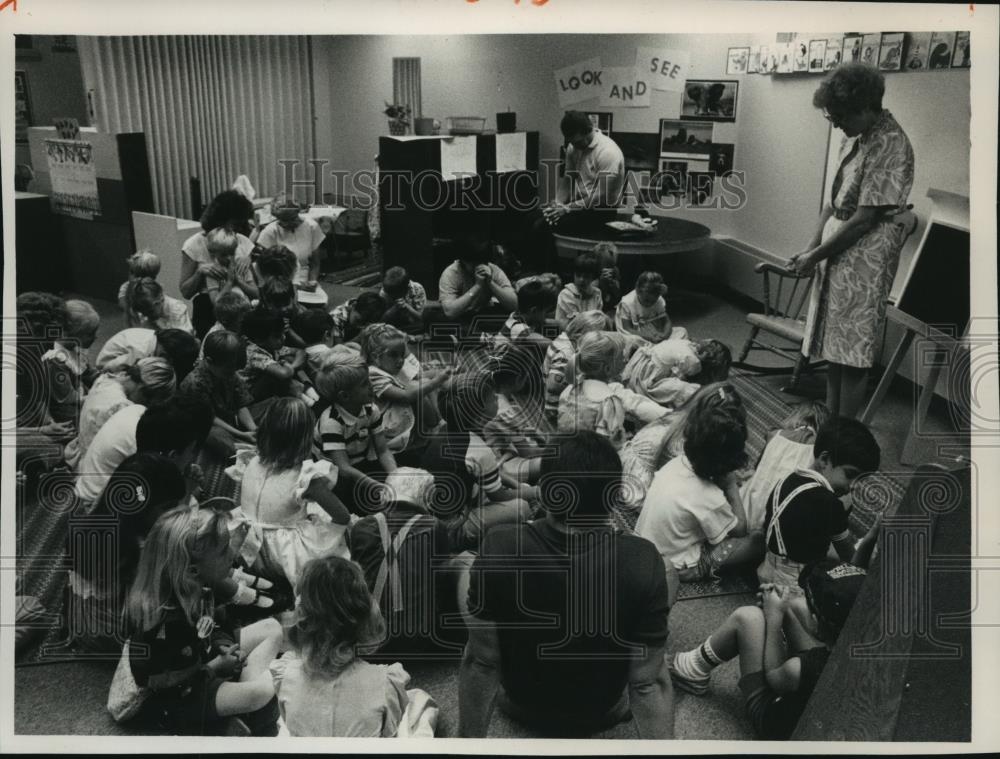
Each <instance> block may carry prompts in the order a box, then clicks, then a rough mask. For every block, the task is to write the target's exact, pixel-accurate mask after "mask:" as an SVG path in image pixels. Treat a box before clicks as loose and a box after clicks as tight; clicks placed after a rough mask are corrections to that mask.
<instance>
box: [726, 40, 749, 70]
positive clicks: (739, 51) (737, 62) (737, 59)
mask: <svg viewBox="0 0 1000 759" xmlns="http://www.w3.org/2000/svg"><path fill="white" fill-rule="evenodd" d="M749 60H750V48H748V47H731V48H729V55H728V56H727V58H726V76H734V75H737V74H745V73H747V65H748V62H749Z"/></svg>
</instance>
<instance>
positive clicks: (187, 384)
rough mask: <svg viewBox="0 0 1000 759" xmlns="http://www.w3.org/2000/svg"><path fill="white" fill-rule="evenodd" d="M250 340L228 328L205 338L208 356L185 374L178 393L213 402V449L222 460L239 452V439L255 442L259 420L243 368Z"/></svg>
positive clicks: (211, 437) (211, 439) (211, 440)
mask: <svg viewBox="0 0 1000 759" xmlns="http://www.w3.org/2000/svg"><path fill="white" fill-rule="evenodd" d="M246 363H247V350H246V344H245V343H244V341H243V338H241V337H240V336H239V335H236V334H234V333H232V332H229V331H228V330H219V331H218V332H213V333H212V334H211V335H208V336H207V337H206V338H205V356H204V358H202V360H201V361H199V362H198V363H197V364H196V365H195V367H194V369H192V370H191V373H190V374H189V375H188V376H187V377H185V378H184V381H183V382H181V383H180V386H179V388H178V394H179V395H180V396H182V397H184V398H194V399H199V398H200V399H204V400H207V401H208V402H209V403H210V404H211V406H212V414H213V421H212V432H211V434H210V436H209V440H210V446H211V449H212V450H213V451H214V452H215V453H216V455H217V456H219V457H220V458H221V459H222V460H227V459H229V458H231V457H232V456H233V454H235V453H236V443H238V442H239V443H251V444H252V443H254V442H255V441H256V431H257V424H256V423H255V422H254V420H253V416H252V414H251V413H250V404H251V403H252V401H253V397H252V396H251V395H250V390H249V389H248V388H247V385H246V382H244V381H243V378H242V377H241V376H240V370H241V369H243V368H244V367H245V366H246Z"/></svg>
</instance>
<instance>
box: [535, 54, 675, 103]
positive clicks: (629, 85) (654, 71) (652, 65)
mask: <svg viewBox="0 0 1000 759" xmlns="http://www.w3.org/2000/svg"><path fill="white" fill-rule="evenodd" d="M690 65H691V60H690V56H689V54H688V53H687V52H685V51H683V50H666V49H663V50H661V49H658V48H650V47H640V48H638V49H637V50H636V57H635V65H634V66H605V65H603V64H602V63H601V59H600V58H598V57H595V58H588V59H587V60H584V61H579V62H578V63H574V64H572V65H570V66H565V67H563V68H561V69H557V70H556V71H555V74H554V76H555V81H556V92H557V94H558V97H559V106H560V107H561V108H566V107H568V106H571V105H576V104H577V103H583V102H585V101H588V100H597V101H598V102H597V104H598V105H599V106H603V107H607V108H648V107H649V106H650V99H649V98H650V92H651V91H652V90H662V91H667V92H681V91H682V90H683V89H684V80H685V79H686V77H687V74H688V69H689V68H690Z"/></svg>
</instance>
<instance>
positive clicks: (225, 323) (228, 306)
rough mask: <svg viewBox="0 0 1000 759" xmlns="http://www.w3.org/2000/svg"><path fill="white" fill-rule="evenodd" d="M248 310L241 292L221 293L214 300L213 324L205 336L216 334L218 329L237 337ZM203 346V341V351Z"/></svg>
mask: <svg viewBox="0 0 1000 759" xmlns="http://www.w3.org/2000/svg"><path fill="white" fill-rule="evenodd" d="M250 309H251V306H250V301H249V300H248V299H247V296H246V295H244V294H243V292H242V291H240V290H230V291H229V292H227V293H223V294H222V295H220V296H219V297H218V298H216V299H215V304H214V309H213V310H214V311H215V324H213V325H212V326H211V327H210V328H209V330H208V332H206V333H205V335H206V336H208V335H210V334H212V333H213V332H218V331H219V330H220V329H228V330H229V331H230V332H235V333H236V334H237V335H238V334H240V332H241V331H242V329H243V317H245V316H246V315H247V314H248V313H250ZM204 344H205V341H204V340H202V349H203V350H204ZM201 355H202V354H201V353H199V354H198V358H201Z"/></svg>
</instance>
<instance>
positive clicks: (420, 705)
mask: <svg viewBox="0 0 1000 759" xmlns="http://www.w3.org/2000/svg"><path fill="white" fill-rule="evenodd" d="M270 670H271V677H272V678H273V680H274V691H275V694H276V695H277V697H278V709H279V710H280V712H281V717H282V720H283V721H284V723H285V730H286V731H287V734H288V735H291V736H307V737H329V738H397V737H399V738H402V737H413V738H431V737H433V736H434V728H435V727H436V725H437V717H438V708H437V705H436V704H435V703H434V700H433V699H432V698H431V697H430V696H429V695H428V694H427V693H426V692H424V691H422V690H420V689H419V688H411V689H407V687H406V686H407V685H409V683H410V676H409V674H408V673H407V672H406V670H405V669H403V665H401V664H399V663H398V662H397V663H395V664H388V665H386V664H370V663H368V662H366V661H364V660H362V659H354V660H353V661H352V662H350V663H349V664H348V665H347V666H346V667H344V669H343V670H341V671H340V672H339V673H338V674H337V675H336V676H334V677H326V676H317V675H311V674H309V673H307V672H306V671H305V666H304V662H303V660H302V659H300V658H299V656H298V654H297V653H296V652H294V651H289V652H288V653H286V654H285V655H284V656H282V657H281V658H280V659H275V660H274V661H273V662H271V665H270Z"/></svg>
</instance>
